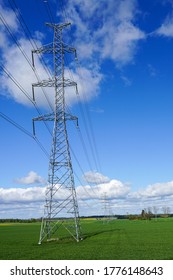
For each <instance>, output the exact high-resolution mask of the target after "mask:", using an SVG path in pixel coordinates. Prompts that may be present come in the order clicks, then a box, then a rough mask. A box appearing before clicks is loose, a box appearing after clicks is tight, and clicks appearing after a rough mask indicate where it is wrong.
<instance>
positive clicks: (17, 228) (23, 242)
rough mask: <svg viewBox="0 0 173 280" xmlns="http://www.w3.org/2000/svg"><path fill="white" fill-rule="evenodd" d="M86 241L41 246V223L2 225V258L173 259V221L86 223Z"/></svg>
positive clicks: (83, 224)
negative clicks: (39, 243) (39, 240)
mask: <svg viewBox="0 0 173 280" xmlns="http://www.w3.org/2000/svg"><path fill="white" fill-rule="evenodd" d="M81 226H82V231H83V235H84V239H83V241H81V242H79V243H77V242H75V241H74V240H73V239H71V238H70V237H67V236H64V237H63V238H62V239H60V240H59V241H54V242H49V243H48V242H43V243H42V245H38V238H39V231H40V224H39V223H30V224H29V223H28V224H26V223H25V224H22V223H20V224H16V223H8V224H5V223H2V224H0V259H1V260H2V259H4V260H10V259H18V260H25V259H30V260H32V259H33V260H34V259H35V260H37V259H40V260H41V259H45V260H46V259H47V260H49V259H52V260H53V259H60V260H63V259H66V260H76V259H78V260H83V259H86V260H98V259H100V260H102V259H105V260H106V259H107V260H109V259H112V260H124V259H126V260H134V259H138V260H142V259H144V260H147V259H150V260H152V259H155V260H159V259H163V260H172V259H173V238H172V236H173V219H172V218H160V219H152V220H151V221H142V220H138V221H135V220H132V221H129V220H113V221H110V222H107V223H103V221H101V220H94V219H93V220H92V219H89V220H82V221H81Z"/></svg>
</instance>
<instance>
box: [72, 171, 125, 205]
mask: <svg viewBox="0 0 173 280" xmlns="http://www.w3.org/2000/svg"><path fill="white" fill-rule="evenodd" d="M87 177H90V176H87ZM92 179H93V180H92V183H94V177H93V178H92ZM106 179H107V180H106ZM98 180H99V176H98V178H96V183H95V184H96V185H95V186H90V185H87V186H85V187H83V186H79V187H77V195H78V196H79V198H82V199H86V200H90V199H91V198H92V199H98V200H100V199H101V200H102V199H103V196H104V194H106V196H107V198H108V199H111V200H113V199H120V198H125V197H126V196H127V194H128V193H129V191H130V188H129V186H127V185H126V184H124V183H122V182H121V181H119V180H115V179H114V180H108V177H104V178H102V180H104V181H105V183H100V184H99V183H98Z"/></svg>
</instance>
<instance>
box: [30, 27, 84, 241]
mask: <svg viewBox="0 0 173 280" xmlns="http://www.w3.org/2000/svg"><path fill="white" fill-rule="evenodd" d="M47 25H48V26H49V27H51V28H53V30H54V40H53V43H51V44H48V45H46V46H42V47H41V48H39V49H37V50H33V51H32V54H34V53H37V54H38V53H39V54H40V53H42V54H46V53H47V54H53V60H54V76H53V78H52V79H48V80H43V81H41V82H39V83H36V84H33V85H32V86H33V94H34V88H35V87H54V90H55V105H54V112H53V113H50V114H46V115H43V116H39V117H37V118H34V119H33V123H34V121H54V128H53V139H52V148H51V154H50V160H49V172H48V186H47V188H46V193H45V207H44V217H43V219H42V224H41V230H40V239H39V244H41V243H42V241H43V240H44V239H47V240H52V239H56V238H59V237H60V236H61V234H62V232H63V231H65V230H67V231H68V232H69V233H70V234H71V235H72V236H73V237H74V238H75V239H76V241H79V240H80V239H81V232H80V220H79V211H78V203H77V197H76V191H75V186H74V176H73V169H72V163H71V156H70V150H69V143H68V135H67V129H66V121H67V120H77V118H76V117H74V116H71V115H69V114H67V113H66V112H65V88H66V87H69V86H75V87H77V84H76V83H75V82H73V81H71V80H69V79H65V77H64V55H65V53H66V52H69V53H75V54H76V50H75V49H74V48H71V47H69V46H67V45H66V44H65V43H64V42H63V38H62V31H63V28H65V27H67V26H69V25H70V23H65V24H52V23H47ZM33 57H34V56H33ZM33 64H34V62H33ZM63 235H64V233H63Z"/></svg>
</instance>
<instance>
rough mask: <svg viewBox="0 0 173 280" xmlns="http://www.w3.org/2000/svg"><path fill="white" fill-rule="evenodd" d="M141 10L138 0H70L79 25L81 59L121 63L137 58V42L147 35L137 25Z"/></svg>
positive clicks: (69, 7)
mask: <svg viewBox="0 0 173 280" xmlns="http://www.w3.org/2000/svg"><path fill="white" fill-rule="evenodd" d="M86 2H87V4H86ZM84 3H85V4H84ZM86 6H87V13H86ZM137 12H138V10H137V1H135V0H121V1H117V0H116V1H114V0H111V1H105V0H101V1H98V2H96V1H94V0H89V1H85V2H83V1H82V0H72V1H69V3H68V5H67V13H68V16H69V20H70V21H71V22H72V23H73V24H74V25H75V27H76V30H75V39H76V45H77V46H78V49H79V50H80V52H81V58H83V57H86V58H87V61H88V59H89V58H90V59H96V57H97V59H98V58H99V59H105V58H109V59H112V60H113V61H114V62H115V63H116V65H118V66H119V65H124V64H127V63H129V62H131V61H133V59H134V55H135V53H136V47H137V43H138V42H139V40H141V39H144V38H145V33H144V32H143V31H141V30H140V29H139V28H138V27H137V26H135V24H134V22H135V18H136V15H137ZM83 34H85V36H83Z"/></svg>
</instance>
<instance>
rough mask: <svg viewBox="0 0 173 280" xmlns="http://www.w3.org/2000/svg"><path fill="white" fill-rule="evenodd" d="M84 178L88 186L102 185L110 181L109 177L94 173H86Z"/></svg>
mask: <svg viewBox="0 0 173 280" xmlns="http://www.w3.org/2000/svg"><path fill="white" fill-rule="evenodd" d="M83 178H84V180H85V181H86V182H87V183H88V184H101V183H107V182H109V181H110V179H109V178H108V177H107V176H104V175H103V174H101V173H99V172H94V171H88V172H85V173H84V175H83Z"/></svg>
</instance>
